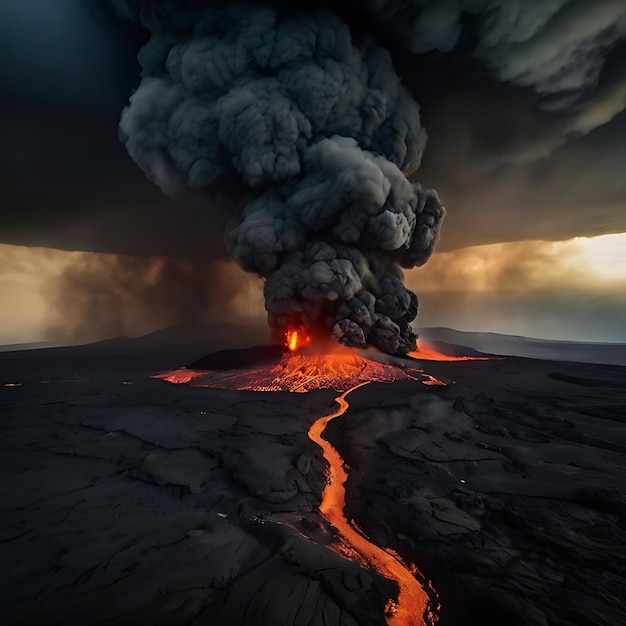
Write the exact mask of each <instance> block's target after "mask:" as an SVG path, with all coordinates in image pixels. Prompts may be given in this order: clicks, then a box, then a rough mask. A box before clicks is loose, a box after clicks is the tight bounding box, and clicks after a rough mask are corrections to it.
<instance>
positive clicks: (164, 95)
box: [108, 0, 626, 353]
mask: <svg viewBox="0 0 626 626" xmlns="http://www.w3.org/2000/svg"><path fill="white" fill-rule="evenodd" d="M108 5H109V6H113V7H114V9H115V11H116V13H117V15H118V16H119V17H121V18H124V19H128V20H133V21H135V22H138V23H140V24H141V25H142V26H143V27H144V28H145V29H146V30H147V31H148V32H149V40H148V41H147V43H146V44H145V46H144V47H143V49H142V50H141V52H140V53H139V56H138V58H139V62H140V64H141V66H142V79H141V83H140V85H139V87H138V88H137V90H136V91H135V93H134V94H133V95H132V97H131V100H130V104H129V106H128V107H127V109H126V110H125V111H124V113H123V115H122V119H121V122H120V131H121V135H122V139H123V141H124V143H125V145H126V148H127V150H128V152H129V153H130V155H131V156H132V157H133V159H134V160H135V161H136V162H137V163H138V164H139V166H140V167H141V169H142V170H143V171H144V172H145V174H146V175H147V177H148V178H149V179H151V180H152V181H154V182H155V183H156V184H157V185H159V187H160V188H161V189H162V190H163V191H164V192H165V193H166V194H168V195H170V196H172V197H179V196H185V195H186V194H189V193H190V192H191V193H193V194H197V193H199V194H202V193H204V192H206V191H207V190H209V189H215V188H216V187H218V188H219V187H221V186H222V185H224V183H225V181H226V180H230V181H232V180H235V181H238V185H239V188H240V192H241V193H240V197H241V198H242V200H241V201H240V203H239V206H238V208H237V211H235V212H234V213H235V215H234V216H233V219H232V221H231V223H230V225H229V227H228V228H227V232H226V243H227V247H228V250H229V251H230V253H231V254H232V256H233V257H234V258H235V260H236V261H237V262H238V263H239V264H240V265H241V267H242V268H243V269H245V270H247V271H249V272H253V273H256V274H258V275H260V276H262V277H263V278H264V279H265V299H266V308H267V310H268V320H269V323H270V325H271V326H272V327H274V328H277V329H279V330H282V329H284V328H285V327H287V326H288V325H292V324H293V325H297V324H304V325H306V326H314V327H321V328H324V329H326V332H329V333H332V335H333V336H334V337H335V338H336V339H337V340H339V341H340V342H342V343H346V344H348V345H352V346H363V345H365V344H367V343H371V344H374V345H376V346H377V347H379V348H380V349H382V350H384V351H386V352H391V353H394V352H398V353H402V352H406V351H408V350H411V349H413V347H414V345H415V336H414V334H413V332H412V331H411V328H410V326H409V324H410V322H411V321H412V320H413V319H414V318H415V316H416V313H417V298H416V296H415V294H414V293H412V292H411V291H409V290H407V288H406V287H405V285H404V283H403V276H402V271H401V270H402V268H411V267H415V266H419V265H422V264H423V263H425V262H426V261H427V259H428V258H429V256H430V255H431V254H432V252H433V250H434V247H435V245H436V243H437V240H438V238H439V229H440V226H441V222H442V219H443V216H444V210H443V207H442V206H441V203H440V202H439V199H438V197H437V194H436V193H435V192H434V191H432V190H423V189H422V188H421V187H420V186H419V185H418V184H417V183H416V182H415V179H414V176H415V172H416V170H417V168H418V167H419V165H420V161H421V158H422V153H423V151H424V147H425V143H426V134H425V132H424V129H423V128H422V125H421V120H420V112H419V107H418V105H417V103H416V102H415V101H414V99H413V97H412V96H411V94H410V93H409V92H408V91H407V89H406V88H405V86H404V85H403V83H402V82H401V81H400V79H399V77H398V76H397V75H396V72H395V70H394V66H393V63H392V59H391V53H390V50H393V52H394V54H397V55H400V57H402V58H403V59H405V60H406V58H412V56H416V55H431V57H433V55H434V56H435V57H436V56H437V55H445V54H447V53H452V54H456V55H457V58H458V57H459V56H460V57H467V58H468V59H471V63H472V64H473V65H472V67H475V68H476V67H477V68H481V70H482V71H484V72H485V73H486V74H488V75H489V76H490V80H494V81H500V82H501V83H508V84H510V85H511V86H512V87H513V88H514V89H516V90H526V91H527V92H529V94H530V97H532V98H533V99H534V100H535V101H536V104H537V108H538V109H540V110H541V111H542V112H543V113H545V115H546V116H553V117H551V118H550V119H551V120H552V121H555V123H554V124H551V128H554V131H551V133H552V134H551V135H550V136H549V137H548V138H547V139H546V140H542V141H539V142H535V143H533V144H532V145H529V146H528V148H527V150H526V151H525V153H524V154H519V155H514V157H512V158H511V162H514V163H517V162H527V161H533V160H536V159H539V158H542V155H546V154H548V153H549V152H550V151H552V150H554V149H556V148H557V147H558V146H559V145H561V144H562V143H564V142H565V141H567V139H568V138H569V137H570V136H572V135H581V134H588V133H589V132H591V131H592V130H593V129H594V128H596V127H598V126H601V125H603V124H606V123H608V122H609V121H610V120H611V119H613V118H614V117H615V116H616V115H618V114H619V113H620V112H621V111H622V110H623V109H624V107H625V106H626V99H625V98H624V97H623V79H622V78H621V76H622V75H621V72H618V73H614V76H613V77H611V75H610V73H608V74H606V75H602V72H603V69H604V66H605V61H606V59H607V57H608V56H609V55H610V54H611V51H612V50H613V49H614V48H615V47H616V46H618V45H619V44H620V42H622V41H623V39H624V35H625V34H626V5H625V4H624V3H623V2H620V1H617V0H601V1H598V2H594V3H589V2H586V1H585V0H523V1H522V0H465V1H461V0H362V1H360V2H358V3H357V2H356V0H335V1H334V2H329V1H325V0H319V1H318V2H312V1H310V0H303V1H302V2H300V3H298V4H297V7H296V6H295V5H294V3H290V2H286V1H284V0H265V2H263V1H259V2H255V3H250V4H244V3H240V2H228V1H221V2H218V1H217V0H216V1H214V2H211V1H210V0H205V1H201V0H195V1H192V0H187V1H184V2H173V1H168V0H159V1H156V2H146V1H143V0H109V2H108ZM408 66H410V64H407V63H404V70H405V72H406V71H407V67H408ZM407 79H408V82H409V83H410V84H411V88H412V89H413V91H414V92H419V93H421V94H422V95H423V94H424V90H426V91H427V89H428V87H427V86H424V85H421V84H420V78H419V76H411V75H407ZM601 79H602V80H601ZM600 82H601V83H602V93H601V94H600V95H599V96H598V95H597V94H594V91H595V87H596V85H597V84H598V83H600ZM556 121H558V123H556ZM452 128H453V129H454V125H452ZM513 130H514V129H512V132H513ZM453 132H454V131H453V130H452V131H444V137H445V136H447V135H450V133H453ZM446 133H447V135H446ZM513 134H514V133H513ZM524 141H526V138H524ZM461 148H462V146H461ZM461 152H462V150H461ZM468 201H469V200H468ZM210 210H211V209H210V206H209V203H208V202H207V211H210ZM483 221H484V220H483Z"/></svg>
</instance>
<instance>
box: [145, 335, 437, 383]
mask: <svg viewBox="0 0 626 626" xmlns="http://www.w3.org/2000/svg"><path fill="white" fill-rule="evenodd" d="M154 378H160V379H162V380H165V381H167V382H168V383H173V384H177V385H181V384H190V385H192V386H194V387H212V388H217V389H238V390H249V391H292V392H296V393H305V392H307V391H311V390H312V389H335V390H337V391H346V389H349V388H350V387H353V386H354V385H357V384H358V383H362V382H381V383H391V382H394V381H396V380H416V381H420V382H422V383H423V384H426V385H442V386H445V384H446V383H444V382H442V381H438V380H437V379H436V378H434V377H433V376H431V375H430V374H427V373H425V372H424V371H423V370H422V369H421V368H420V367H419V364H418V363H415V365H409V366H408V367H397V366H395V365H390V364H386V363H379V362H378V361H374V360H371V359H366V358H364V357H362V356H361V355H360V354H359V353H358V352H357V351H356V350H355V349H353V348H346V347H344V346H337V347H335V348H334V350H333V351H332V352H321V353H320V352H309V351H303V350H300V349H298V350H296V351H295V352H288V353H287V354H285V355H284V356H283V357H282V358H281V359H280V361H279V362H278V363H275V364H273V365H259V366H256V367H248V368H242V369H236V370H203V371H200V370H188V369H180V370H173V371H170V372H163V373H161V374H157V375H156V376H154Z"/></svg>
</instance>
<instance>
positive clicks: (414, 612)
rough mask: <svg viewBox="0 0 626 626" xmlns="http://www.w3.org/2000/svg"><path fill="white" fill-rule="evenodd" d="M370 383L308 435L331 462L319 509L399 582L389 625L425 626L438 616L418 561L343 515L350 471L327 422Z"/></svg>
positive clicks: (388, 608) (353, 544) (354, 545)
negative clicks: (407, 560)
mask: <svg viewBox="0 0 626 626" xmlns="http://www.w3.org/2000/svg"><path fill="white" fill-rule="evenodd" d="M365 384H367V383H366V382H363V383H360V384H358V385H355V386H354V387H352V388H350V389H348V390H347V391H344V392H343V393H342V394H341V395H340V396H338V397H337V398H336V401H337V402H338V403H339V408H338V409H337V410H336V411H334V412H333V413H329V414H328V415H325V416H323V417H320V418H319V419H318V420H316V421H315V422H314V423H313V425H312V426H311V428H310V429H309V438H310V439H311V440H312V441H314V442H315V443H317V444H318V445H319V446H320V447H321V448H322V451H323V454H324V458H325V459H326V461H327V462H328V464H329V470H328V482H327V484H326V486H325V488H324V491H323V493H322V502H321V504H320V512H321V514H322V515H323V516H324V518H325V519H326V520H327V521H328V522H329V523H330V524H332V525H333V526H334V527H335V528H336V529H337V531H338V532H339V533H340V535H341V537H342V540H343V541H344V542H346V543H348V544H349V545H350V546H351V547H352V548H353V549H354V550H355V551H356V552H357V553H358V554H359V555H360V556H361V557H362V558H363V559H364V560H365V561H366V562H367V563H368V564H369V565H370V566H371V567H372V569H374V570H376V571H377V572H378V573H379V574H380V575H381V576H383V577H385V578H388V579H390V580H395V581H396V582H397V583H398V589H399V591H398V598H397V600H394V599H393V598H389V600H387V604H386V606H385V618H386V620H387V624H389V626H425V625H426V623H427V622H426V619H425V617H424V616H427V617H428V623H433V621H435V620H436V616H435V615H434V614H433V613H432V612H431V611H430V608H429V604H428V601H429V597H428V594H427V593H426V591H425V590H424V589H423V587H422V586H421V585H420V583H419V582H418V581H417V580H416V579H415V578H414V576H413V574H415V573H418V572H417V568H416V567H415V565H411V566H409V567H407V566H405V565H404V563H403V562H402V560H401V559H400V558H399V557H398V556H397V555H396V554H395V553H394V552H393V551H392V550H389V551H386V550H384V549H382V548H380V547H378V546H377V545H375V544H373V543H371V542H370V541H369V539H368V538H367V537H366V536H365V535H364V534H363V533H362V532H359V531H357V530H356V529H355V528H354V527H353V526H351V525H350V523H349V522H348V520H347V519H346V517H345V515H344V509H345V506H346V489H345V482H346V480H347V478H348V474H347V473H346V470H345V469H344V462H343V459H342V458H341V456H340V455H339V453H338V452H337V450H335V448H334V447H333V446H332V445H331V444H330V443H329V442H328V441H326V439H324V438H323V437H322V433H323V432H324V430H325V429H326V426H327V425H328V423H329V422H330V421H331V420H333V419H335V418H336V417H339V416H340V415H343V414H344V413H345V412H346V410H347V408H348V402H347V400H346V396H347V395H348V394H349V393H350V392H352V391H354V390H355V389H358V388H359V387H362V386H363V385H365Z"/></svg>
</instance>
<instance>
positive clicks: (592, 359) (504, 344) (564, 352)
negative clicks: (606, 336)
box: [418, 327, 626, 365]
mask: <svg viewBox="0 0 626 626" xmlns="http://www.w3.org/2000/svg"><path fill="white" fill-rule="evenodd" d="M418 334H419V337H420V339H421V340H423V341H424V342H425V343H429V342H431V343H432V342H438V341H439V342H444V343H448V344H454V345H458V346H467V347H468V348H473V349H474V350H478V351H480V352H485V353H489V354H499V355H504V356H520V357H526V358H530V359H543V360H547V361H575V362H578V363H602V364H606V365H626V344H623V343H587V342H582V341H579V342H577V341H551V340H548V339H533V338H530V337H518V336H515V335H500V334H498V333H481V332H466V331H460V330H454V329H452V328H441V327H432V328H420V329H419V330H418ZM418 342H419V339H418Z"/></svg>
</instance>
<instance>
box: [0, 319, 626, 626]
mask: <svg viewBox="0 0 626 626" xmlns="http://www.w3.org/2000/svg"><path fill="white" fill-rule="evenodd" d="M213 336H219V337H220V338H221V339H220V341H217V340H212V341H211V342H208V341H204V343H203V342H202V341H194V342H182V341H180V340H179V339H180V337H178V336H174V335H171V334H170V335H169V336H166V335H160V336H155V337H156V338H154V337H153V338H152V339H149V340H146V339H143V340H114V341H110V342H102V343H100V344H92V345H90V346H79V347H73V348H54V349H44V350H29V351H22V352H5V353H2V354H0V403H1V404H0V406H1V415H2V421H1V423H0V427H1V429H2V435H1V438H0V464H1V473H0V489H1V490H2V497H1V498H0V515H1V520H2V524H1V525H0V533H1V542H2V543H1V547H0V554H1V557H2V559H1V563H2V568H1V569H0V577H1V579H2V580H1V584H0V621H1V623H2V624H7V625H14V624H34V623H39V624H46V625H48V624H82V625H86V624H124V625H126V624H128V625H130V624H163V625H165V624H167V625H176V624H211V625H212V626H238V625H241V626H244V625H248V624H249V625H254V626H263V625H268V626H269V625H271V626H281V625H285V626H287V625H305V624H306V625H311V626H317V625H319V626H322V625H326V626H331V625H335V624H336V625H340V624H341V625H359V626H368V625H372V626H374V625H378V624H381V625H382V624H385V623H386V620H387V618H388V617H389V604H388V602H389V599H390V598H394V597H395V596H396V594H397V586H396V583H395V582H394V581H393V580H387V579H385V578H383V577H381V576H379V575H378V574H376V573H375V572H373V571H372V570H371V568H369V567H368V566H367V564H366V563H365V562H364V561H363V559H362V558H360V557H359V555H358V554H351V553H350V551H349V549H348V548H347V547H346V546H341V545H340V542H339V541H338V538H337V536H336V532H335V531H334V529H333V528H332V527H331V526H330V525H329V524H328V522H327V521H326V520H325V519H324V518H323V517H322V516H321V514H320V512H319V509H318V507H319V503H320V498H321V494H322V491H323V489H324V485H325V483H326V480H327V479H326V463H325V461H324V458H323V456H322V452H321V449H320V448H319V447H318V446H317V445H316V444H315V443H314V442H313V441H311V439H309V437H308V435H307V431H308V429H309V428H310V426H311V424H313V422H314V421H315V420H317V419H318V418H320V417H321V416H323V415H326V414H329V413H330V412H331V411H333V409H334V408H336V404H335V398H336V397H337V396H338V395H339V393H338V392H337V391H335V390H333V389H328V388H322V389H313V390H310V391H307V392H306V393H293V392H289V391H251V390H236V389H217V388H211V387H204V386H193V385H191V384H186V383H183V384H171V383H169V382H167V381H166V380H164V379H163V378H155V377H154V376H156V375H158V374H162V373H164V372H167V371H173V370H177V369H178V368H181V367H183V366H187V365H189V364H191V363H193V362H194V361H197V360H198V359H199V358H201V357H205V356H206V355H207V354H210V353H213V352H215V351H217V350H218V349H224V348H229V347H246V346H251V345H254V344H253V343H252V342H253V341H254V339H256V340H257V343H258V338H259V335H258V333H256V332H250V333H248V334H246V332H240V331H238V330H237V329H234V330H233V328H232V327H231V328H229V329H227V330H224V331H223V332H219V333H217V334H216V333H213ZM168 337H169V338H168ZM172 337H174V338H173V339H172ZM235 338H236V339H235ZM235 344H238V345H235ZM438 349H439V350H442V351H445V350H446V347H445V346H444V347H442V346H441V345H439V346H438ZM447 350H448V352H449V353H450V354H452V353H456V354H460V353H462V352H463V349H462V348H458V347H452V346H447ZM459 351H460V352H459ZM467 353H468V354H473V355H475V354H476V353H474V352H472V351H469V352H467ZM268 354H269V353H268ZM270 356H271V355H270ZM417 366H419V368H421V369H422V370H423V372H424V373H425V374H427V375H428V376H430V377H431V378H430V380H431V382H432V379H435V380H437V381H440V382H442V383H445V384H424V380H429V379H428V378H420V377H419V376H415V377H410V378H407V377H404V379H398V380H395V381H394V382H376V381H375V382H370V383H369V384H367V385H365V386H363V387H360V388H358V389H356V390H355V391H353V392H352V393H351V394H350V395H349V396H348V398H347V400H348V401H349V407H348V409H347V411H346V413H345V414H344V415H342V416H341V417H339V418H337V419H334V420H333V421H332V422H330V423H329V425H328V427H327V430H326V433H325V437H326V438H327V439H328V440H329V441H330V442H331V443H332V445H333V446H334V447H335V448H336V450H337V451H338V452H339V454H340V455H341V457H342V458H343V460H344V462H345V464H346V469H347V471H348V480H347V483H346V511H345V513H346V518H347V519H348V520H350V521H351V523H352V524H354V525H355V527H357V528H358V529H360V532H362V533H363V534H365V535H366V536H367V537H368V538H369V539H370V541H371V542H372V543H375V544H376V545H378V546H380V547H381V548H383V549H385V550H387V551H390V552H393V553H395V554H397V555H399V557H400V558H401V559H402V561H403V562H405V563H406V564H407V565H409V566H410V564H414V565H415V566H416V568H417V570H419V572H421V574H420V573H419V572H418V573H416V576H417V577H418V578H420V579H421V576H423V577H424V579H425V580H424V581H423V582H424V584H425V585H426V587H427V588H428V589H429V594H430V598H431V607H432V609H433V610H435V611H436V613H437V615H438V623H439V624H440V625H441V626H463V625H470V624H477V625H478V624H480V625H481V626H488V625H490V624H507V625H510V626H515V625H518V624H519V625H521V624H524V625H526V626H547V625H550V626H555V625H559V626H561V625H562V626H565V625H570V624H581V625H582V624H585V625H587V624H595V625H602V626H624V624H625V623H626V427H625V426H626V367H623V366H619V365H603V364H598V363H595V364H591V363H578V362H572V361H567V362H566V361H551V360H536V359H530V358H520V357H510V356H507V357H503V358H497V359H495V358H494V359H485V360H467V361H454V362H449V361H431V360H424V361H419V359H418V362H417V364H416V367H417ZM430 587H432V590H431V589H430ZM433 590H434V591H433ZM386 612H387V616H386ZM421 620H422V616H421V615H415V622H414V623H415V624H420V623H423V622H422V621H421Z"/></svg>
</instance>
